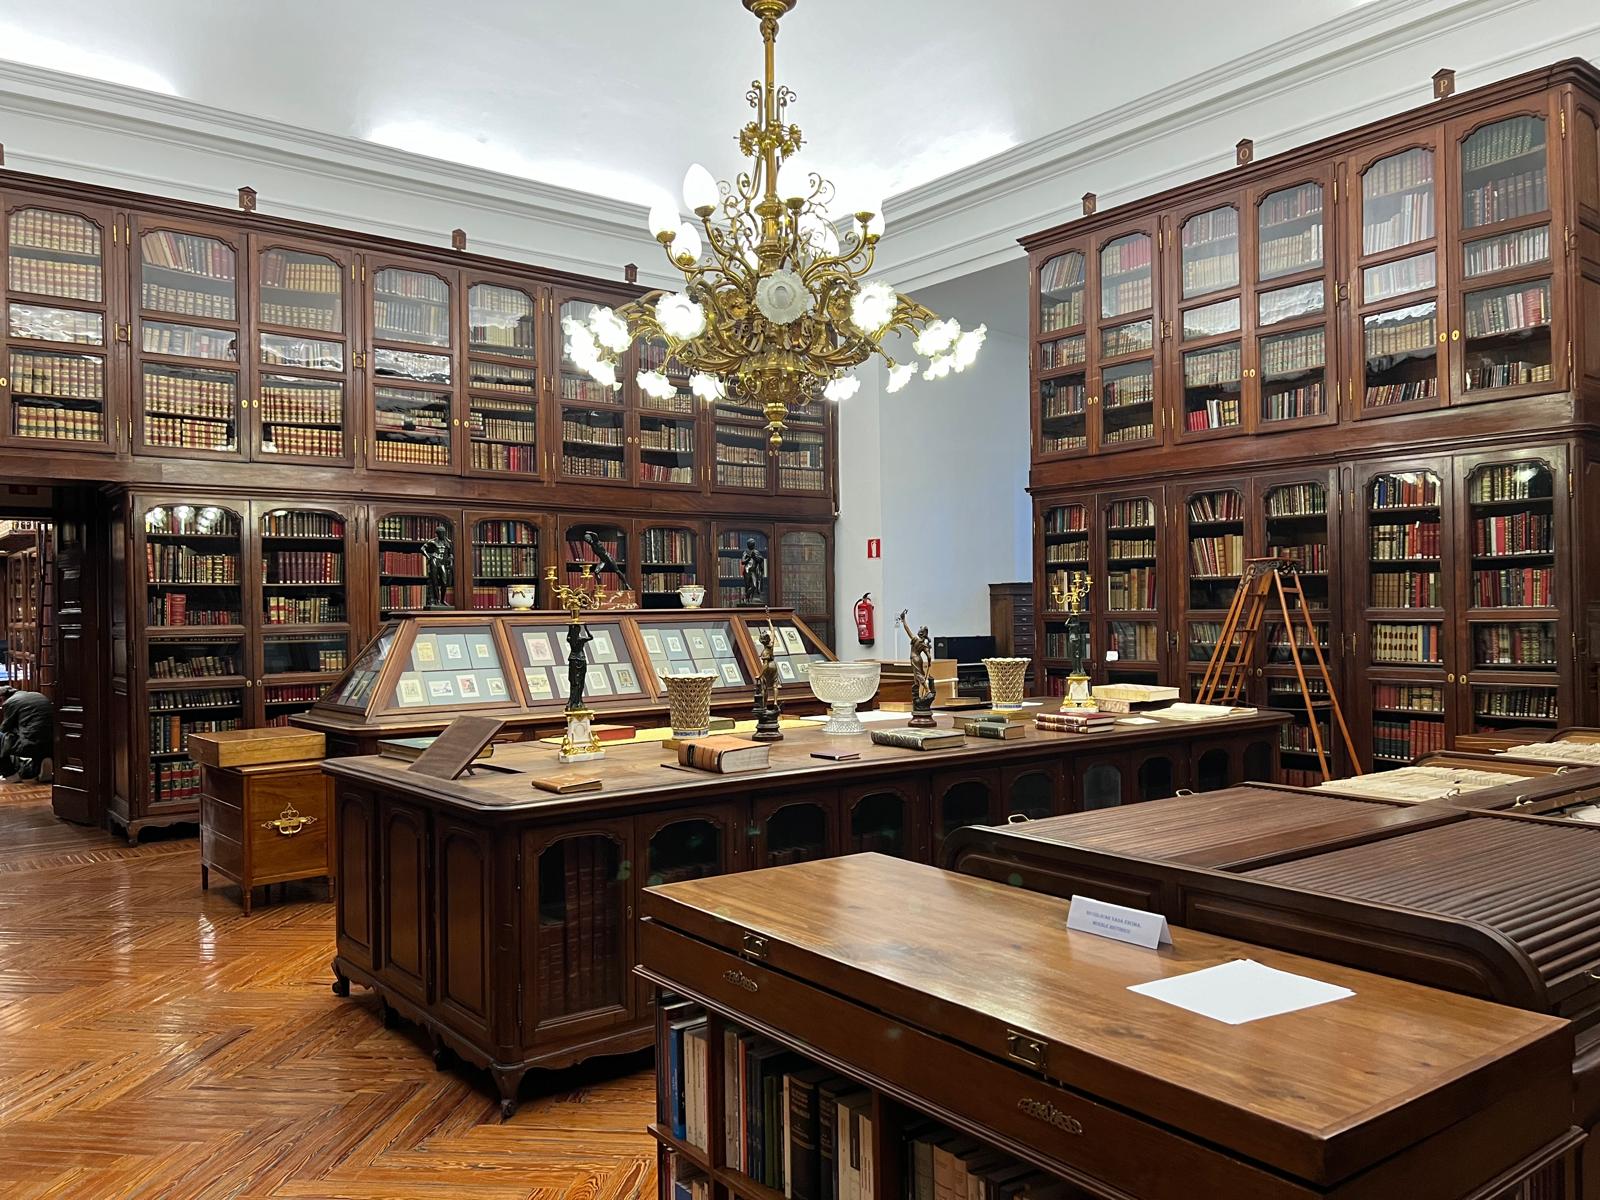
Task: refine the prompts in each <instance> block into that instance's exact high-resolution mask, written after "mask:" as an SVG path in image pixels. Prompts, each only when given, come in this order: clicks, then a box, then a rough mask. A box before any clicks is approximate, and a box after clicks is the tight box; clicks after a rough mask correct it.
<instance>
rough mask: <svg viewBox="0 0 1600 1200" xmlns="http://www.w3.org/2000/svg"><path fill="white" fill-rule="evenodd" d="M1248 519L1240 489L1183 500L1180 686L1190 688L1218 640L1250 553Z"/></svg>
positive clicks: (1243, 492) (1197, 494)
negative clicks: (1183, 665) (1183, 671)
mask: <svg viewBox="0 0 1600 1200" xmlns="http://www.w3.org/2000/svg"><path fill="white" fill-rule="evenodd" d="M1249 517H1250V513H1249V502H1248V499H1247V494H1246V489H1245V488H1243V487H1239V488H1217V489H1209V490H1206V491H1201V492H1190V493H1188V494H1187V495H1186V496H1185V497H1184V499H1183V519H1184V531H1185V539H1186V550H1185V559H1184V574H1183V579H1184V585H1183V593H1182V597H1181V598H1182V602H1183V609H1184V631H1183V641H1184V645H1185V648H1186V652H1185V658H1186V668H1187V671H1186V675H1185V681H1186V682H1188V683H1189V684H1190V685H1191V687H1192V686H1193V683H1194V682H1195V677H1196V676H1197V675H1203V674H1204V671H1205V665H1206V664H1207V663H1208V662H1210V660H1211V656H1212V654H1213V653H1214V652H1215V650H1216V647H1217V643H1218V642H1219V641H1220V640H1221V634H1222V624H1223V620H1224V618H1225V617H1226V616H1227V612H1228V608H1229V606H1230V605H1231V604H1232V603H1233V598H1234V596H1235V595H1236V594H1237V592H1238V590H1239V580H1240V578H1241V577H1242V576H1243V575H1244V561H1245V558H1246V556H1247V555H1248V553H1249V543H1250V536H1249V530H1250V520H1249Z"/></svg>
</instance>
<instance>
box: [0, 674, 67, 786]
mask: <svg viewBox="0 0 1600 1200" xmlns="http://www.w3.org/2000/svg"><path fill="white" fill-rule="evenodd" d="M54 741H55V707H54V706H53V705H52V704H51V703H50V700H49V698H48V697H47V696H44V695H42V694H41V693H39V692H19V691H18V690H17V689H16V688H13V687H8V686H6V685H3V684H0V783H15V782H16V781H17V780H19V779H37V780H39V782H41V783H49V782H50V781H51V778H52V777H53V764H52V763H51V761H50V754H51V748H52V746H53V744H54Z"/></svg>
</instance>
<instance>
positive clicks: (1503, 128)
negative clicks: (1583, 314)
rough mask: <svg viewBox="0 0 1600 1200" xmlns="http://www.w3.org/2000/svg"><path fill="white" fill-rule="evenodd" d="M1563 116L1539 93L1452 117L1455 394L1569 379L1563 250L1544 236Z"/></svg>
mask: <svg viewBox="0 0 1600 1200" xmlns="http://www.w3.org/2000/svg"><path fill="white" fill-rule="evenodd" d="M1564 120H1565V117H1564V114H1559V113H1556V112H1553V111H1552V110H1551V105H1550V102H1549V100H1548V99H1547V98H1540V99H1539V100H1537V101H1528V102H1519V103H1513V104H1509V105H1500V106H1497V107H1496V108H1494V109H1490V110H1488V111H1486V112H1484V113H1481V114H1478V115H1476V116H1475V117H1473V118H1471V119H1463V120H1458V121H1456V122H1453V123H1452V125H1451V127H1450V137H1451V143H1452V146H1453V155H1452V168H1453V174H1454V180H1455V184H1456V190H1457V207H1456V210H1455V212H1454V220H1453V223H1454V225H1455V229H1456V235H1455V238H1454V239H1453V240H1454V242H1455V245H1454V247H1453V249H1452V253H1453V254H1459V256H1460V257H1459V260H1457V261H1455V262H1454V263H1453V267H1454V270H1453V274H1454V276H1455V278H1456V279H1458V280H1459V281H1460V282H1459V286H1458V287H1456V288H1455V289H1454V290H1453V292H1452V297H1451V309H1452V312H1451V325H1452V328H1451V343H1452V344H1451V350H1452V359H1453V362H1452V376H1453V386H1452V391H1453V393H1454V394H1455V395H1456V397H1457V398H1458V400H1457V402H1461V401H1468V402H1472V401H1481V400H1491V399H1504V398H1507V397H1512V396H1518V395H1532V394H1537V393H1540V392H1546V391H1551V390H1554V389H1556V388H1559V387H1561V386H1564V385H1565V375H1566V370H1565V368H1566V367H1567V366H1568V365H1569V364H1568V363H1567V362H1566V361H1565V359H1566V353H1565V344H1566V341H1567V332H1566V324H1567V314H1566V305H1564V304H1561V303H1558V298H1559V296H1560V294H1561V293H1560V285H1561V282H1562V280H1561V268H1562V267H1564V266H1565V265H1566V263H1565V260H1566V256H1565V255H1560V254H1553V253H1552V247H1551V241H1550V234H1551V228H1552V222H1553V220H1554V217H1555V213H1556V208H1557V199H1556V196H1557V193H1558V192H1560V191H1561V190H1562V187H1561V183H1560V180H1559V178H1554V179H1553V178H1552V173H1551V170H1550V147H1549V145H1548V143H1549V141H1550V139H1551V136H1552V135H1551V130H1552V129H1553V128H1554V127H1555V126H1556V125H1558V124H1559V123H1561V122H1562V121H1564ZM1555 138H1556V140H1558V141H1559V140H1560V133H1557V134H1556V135H1555ZM1559 236H1561V235H1558V238H1559ZM1559 248H1560V247H1559V244H1558V245H1557V246H1556V247H1555V249H1557V250H1559Z"/></svg>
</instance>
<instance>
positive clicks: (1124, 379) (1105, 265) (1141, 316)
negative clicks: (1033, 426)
mask: <svg viewBox="0 0 1600 1200" xmlns="http://www.w3.org/2000/svg"><path fill="white" fill-rule="evenodd" d="M1157 234H1158V229H1157V225H1156V223H1155V222H1148V223H1141V224H1137V225H1134V226H1132V227H1129V228H1126V229H1116V230H1110V231H1108V233H1107V235H1106V236H1104V237H1102V238H1101V239H1099V240H1097V241H1096V243H1095V247H1096V249H1095V276H1094V281H1095V296H1096V299H1095V313H1096V314H1097V319H1096V325H1095V337H1094V339H1093V344H1094V350H1093V353H1094V355H1095V371H1094V372H1093V374H1092V375H1091V377H1090V380H1089V390H1090V398H1089V404H1090V405H1091V407H1093V408H1094V409H1095V421H1094V431H1093V445H1094V446H1095V448H1096V449H1097V450H1098V451H1099V452H1102V453H1103V452H1106V451H1111V450H1125V449H1129V448H1132V447H1136V446H1141V445H1148V444H1152V443H1154V442H1157V441H1159V440H1160V439H1161V432H1162V429H1161V409H1160V406H1159V404H1158V396H1159V391H1158V389H1159V385H1160V379H1161V376H1162V371H1161V370H1160V368H1159V361H1160V355H1159V354H1158V346H1159V344H1160V339H1159V338H1158V336H1157V325H1158V322H1159V321H1160V319H1161V313H1160V310H1159V306H1160V289H1159V287H1158V286H1157V260H1156V241H1157Z"/></svg>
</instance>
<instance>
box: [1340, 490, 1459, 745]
mask: <svg viewBox="0 0 1600 1200" xmlns="http://www.w3.org/2000/svg"><path fill="white" fill-rule="evenodd" d="M1356 474H1357V481H1356V482H1357V488H1356V492H1357V495H1358V497H1359V498H1360V502H1361V505H1362V520H1361V524H1362V530H1363V533H1362V537H1363V544H1362V550H1363V552H1364V554H1365V557H1366V571H1365V589H1364V592H1363V594H1362V595H1361V596H1360V599H1359V603H1360V605H1361V612H1362V621H1361V624H1360V626H1359V627H1358V629H1357V631H1356V632H1355V634H1354V638H1355V645H1356V657H1357V661H1358V663H1359V664H1360V666H1361V675H1360V679H1361V683H1360V684H1359V685H1358V697H1359V698H1360V700H1361V702H1363V703H1365V704H1366V705H1368V706H1370V707H1369V711H1368V713H1367V716H1368V718H1369V720H1368V722H1366V723H1367V724H1369V725H1370V726H1371V728H1372V737H1371V744H1370V748H1369V753H1370V760H1371V761H1370V762H1369V764H1367V765H1369V766H1370V767H1371V768H1372V769H1374V770H1380V769H1383V768H1384V767H1389V766H1396V765H1404V764H1405V763H1407V762H1409V761H1410V759H1409V758H1402V757H1401V754H1400V751H1401V749H1402V748H1403V747H1404V746H1406V745H1409V746H1412V747H1415V748H1416V753H1421V752H1423V751H1424V750H1428V749H1438V748H1440V747H1442V746H1446V745H1448V744H1450V737H1451V733H1452V730H1453V728H1454V723H1455V721H1456V719H1457V714H1456V707H1457V703H1456V701H1457V697H1456V695H1455V691H1456V688H1455V683H1456V672H1455V667H1456V665H1457V664H1456V656H1455V647H1454V646H1453V644H1452V642H1453V639H1452V638H1451V636H1450V634H1451V632H1452V625H1451V622H1452V621H1453V619H1454V618H1453V616H1452V611H1453V605H1452V600H1453V597H1454V596H1455V588H1456V582H1457V581H1456V570H1457V563H1456V561H1455V555H1454V553H1453V549H1454V538H1455V535H1456V531H1455V529H1454V521H1455V510H1454V506H1453V505H1452V504H1451V503H1450V501H1451V498H1452V489H1453V482H1454V480H1453V475H1452V468H1451V463H1450V461H1449V460H1448V459H1438V460H1417V459H1408V460H1407V462H1406V464H1405V469H1394V468H1385V467H1378V468H1375V469H1374V468H1369V469H1368V470H1366V471H1359V470H1358V471H1357V473H1356ZM1401 728H1404V730H1405V731H1406V735H1405V739H1404V740H1401V739H1400V738H1399V731H1400V730H1401ZM1380 743H1382V744H1383V749H1381V750H1380Z"/></svg>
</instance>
